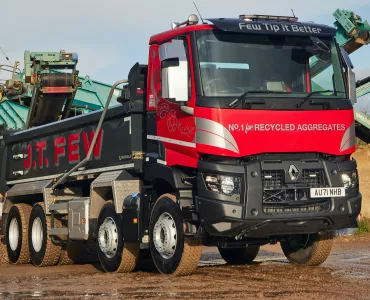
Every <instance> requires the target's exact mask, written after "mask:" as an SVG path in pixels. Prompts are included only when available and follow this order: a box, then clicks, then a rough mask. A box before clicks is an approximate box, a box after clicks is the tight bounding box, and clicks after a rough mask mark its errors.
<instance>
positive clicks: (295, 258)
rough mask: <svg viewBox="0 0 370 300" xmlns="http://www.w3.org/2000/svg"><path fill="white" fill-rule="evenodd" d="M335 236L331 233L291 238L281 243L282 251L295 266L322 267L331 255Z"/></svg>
mask: <svg viewBox="0 0 370 300" xmlns="http://www.w3.org/2000/svg"><path fill="white" fill-rule="evenodd" d="M333 238H334V234H333V232H331V231H328V232H325V233H324V234H322V235H319V234H309V235H298V236H291V237H289V238H288V239H286V240H284V241H281V242H280V245H281V249H282V250H283V252H284V254H285V256H286V258H287V259H288V260H289V261H290V262H291V263H294V264H299V265H306V266H318V265H321V264H322V263H323V262H324V261H325V260H326V259H327V258H328V257H329V255H330V251H331V248H332V245H333Z"/></svg>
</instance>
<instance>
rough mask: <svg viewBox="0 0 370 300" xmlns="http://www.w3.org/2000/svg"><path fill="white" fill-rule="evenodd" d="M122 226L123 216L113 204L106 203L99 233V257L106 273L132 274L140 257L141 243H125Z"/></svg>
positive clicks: (101, 216) (99, 220)
mask: <svg viewBox="0 0 370 300" xmlns="http://www.w3.org/2000/svg"><path fill="white" fill-rule="evenodd" d="M120 224H121V215H119V214H116V211H115V209H114V205H113V204H112V203H111V202H109V203H106V204H105V205H104V206H103V208H102V210H101V211H100V214H99V218H98V233H97V237H98V238H97V239H98V243H97V244H98V245H97V251H98V257H99V261H100V264H101V266H102V267H103V269H104V270H105V271H106V272H117V273H129V272H132V271H133V270H134V269H135V266H136V263H137V260H138V257H139V252H140V245H139V243H124V242H123V239H122V232H121V230H122V229H121V226H120ZM123 230H124V228H123Z"/></svg>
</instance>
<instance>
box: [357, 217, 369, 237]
mask: <svg viewBox="0 0 370 300" xmlns="http://www.w3.org/2000/svg"><path fill="white" fill-rule="evenodd" d="M369 232H370V223H369V221H368V220H361V221H360V222H358V228H357V231H356V234H365V233H369Z"/></svg>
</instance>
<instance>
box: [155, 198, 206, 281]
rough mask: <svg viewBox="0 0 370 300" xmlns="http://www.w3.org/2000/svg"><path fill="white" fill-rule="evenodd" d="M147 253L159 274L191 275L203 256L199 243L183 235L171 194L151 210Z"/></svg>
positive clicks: (179, 218)
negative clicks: (149, 252)
mask: <svg viewBox="0 0 370 300" xmlns="http://www.w3.org/2000/svg"><path fill="white" fill-rule="evenodd" d="M150 251H151V253H152V257H153V261H154V264H155V265H156V267H157V269H158V271H159V272H161V273H165V274H173V275H175V276H184V275H190V274H192V273H194V272H195V270H196V268H197V266H198V263H199V260H200V255H201V253H202V244H201V241H200V240H196V239H192V238H186V237H185V236H184V228H183V221H182V216H181V211H180V208H179V207H178V205H177V204H176V197H175V196H174V195H171V194H165V195H162V196H161V197H159V198H158V200H157V202H156V203H155V205H154V207H153V210H152V214H151V218H150Z"/></svg>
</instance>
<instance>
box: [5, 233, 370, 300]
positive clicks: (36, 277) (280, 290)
mask: <svg viewBox="0 0 370 300" xmlns="http://www.w3.org/2000/svg"><path fill="white" fill-rule="evenodd" d="M369 279H370V236H365V237H341V238H339V239H336V241H335V243H334V248H333V250H332V254H331V256H330V257H329V259H328V260H327V261H326V262H325V263H324V264H323V265H322V266H320V267H302V266H294V265H291V264H289V263H288V262H287V260H286V259H285V257H284V256H283V254H282V252H281V250H280V246H279V244H277V245H267V246H264V247H262V248H261V251H260V253H259V255H258V257H257V259H256V261H255V263H254V264H252V265H246V266H230V265H226V264H225V261H224V260H222V258H221V257H220V255H219V254H218V252H217V249H216V248H212V247H204V248H203V254H202V258H201V262H200V264H199V268H198V269H197V272H196V273H195V274H194V275H191V276H188V277H180V278H174V277H171V276H167V275H160V274H158V273H157V272H156V270H155V268H153V266H152V264H151V263H150V262H143V263H142V265H141V267H139V268H138V270H136V271H135V272H133V273H131V274H106V273H102V271H101V269H100V267H99V264H81V265H72V266H56V267H47V268H37V267H33V266H31V265H22V266H10V265H2V266H0V282H1V284H0V298H1V299H104V298H107V299H255V298H276V299H326V300H328V299H369V297H370V296H369V292H370V280H369Z"/></svg>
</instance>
